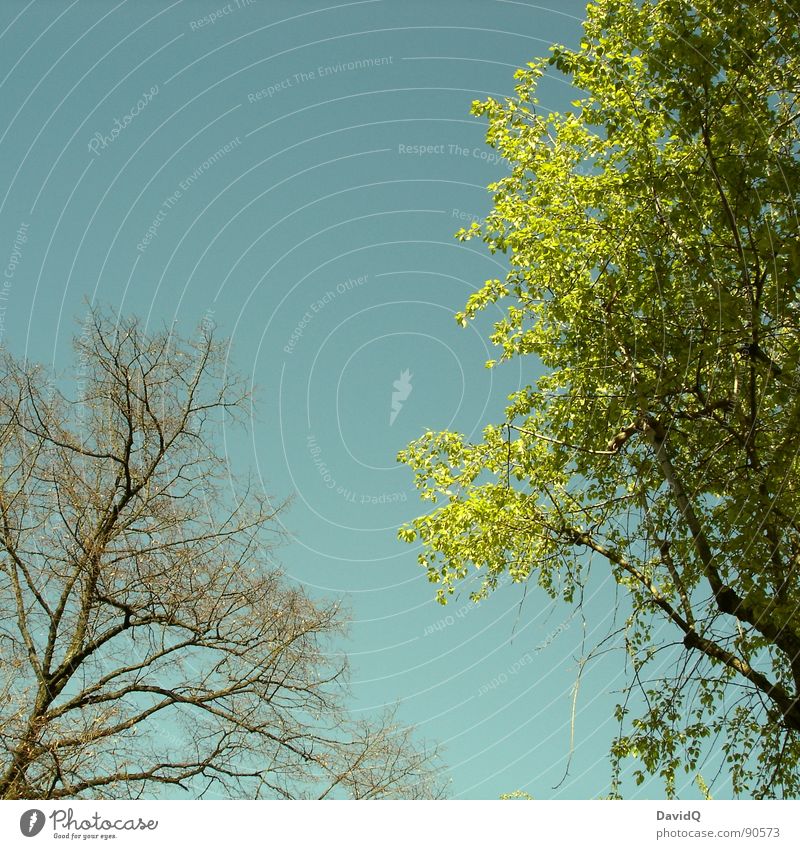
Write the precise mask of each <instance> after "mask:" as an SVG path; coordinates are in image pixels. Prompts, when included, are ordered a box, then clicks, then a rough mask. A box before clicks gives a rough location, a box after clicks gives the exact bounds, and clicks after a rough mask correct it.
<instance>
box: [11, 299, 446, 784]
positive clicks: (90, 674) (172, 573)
mask: <svg viewBox="0 0 800 849" xmlns="http://www.w3.org/2000/svg"><path fill="white" fill-rule="evenodd" d="M75 347H76V353H77V355H78V358H79V365H78V369H77V375H76V377H77V381H76V385H77V392H76V393H73V397H72V398H71V399H70V398H69V397H67V395H66V394H65V393H64V392H63V391H61V390H60V389H59V388H57V386H56V384H55V383H54V382H52V381H50V380H49V379H47V378H46V375H45V372H44V370H43V369H41V368H33V367H30V366H28V365H24V364H20V363H18V362H16V361H15V360H14V359H13V358H12V357H10V356H9V355H7V354H4V355H3V360H2V365H1V366H0V369H1V370H2V374H0V377H2V379H3V383H2V389H1V390H0V523H1V525H0V569H1V571H0V658H2V671H0V719H1V720H2V722H1V723H0V798H6V799H13V798H50V799H60V798H75V797H93V798H97V797H105V798H132V797H139V796H153V795H158V794H159V793H161V792H164V787H163V786H162V785H177V786H179V787H181V788H182V789H183V790H184V791H185V792H186V793H187V794H190V795H191V796H194V797H202V796H204V795H210V794H213V795H216V796H227V797H240V798H241V797H246V798H257V797H281V798H297V797H304V798H308V797H311V798H314V797H327V798H330V797H333V796H337V795H339V796H341V795H347V796H352V797H356V798H378V797H419V796H437V795H440V794H441V792H442V790H441V782H440V781H439V780H438V778H437V776H436V772H435V771H434V770H433V767H432V764H433V762H434V759H435V752H430V751H427V750H426V749H425V748H424V747H423V746H419V745H417V744H416V743H415V742H414V740H413V738H412V734H411V732H410V731H409V729H407V728H403V727H399V726H397V725H396V724H395V722H394V719H393V715H392V713H391V712H390V713H387V714H385V715H384V716H382V717H381V718H379V720H378V721H377V722H376V723H369V722H363V721H362V722H355V721H353V720H351V719H350V718H349V717H348V715H347V712H346V709H345V704H346V694H347V690H346V662H345V661H343V660H342V659H341V658H342V655H341V654H340V653H339V652H337V651H335V644H334V642H333V641H335V640H336V639H338V638H340V637H341V635H342V633H343V625H344V619H343V616H342V612H341V610H340V605H339V604H338V603H328V604H323V603H320V602H319V601H317V600H312V599H311V598H309V597H308V595H307V594H305V593H304V592H303V591H302V590H301V589H298V588H296V587H294V586H293V585H290V584H289V582H288V581H287V580H286V579H285V578H284V577H283V576H282V575H281V573H280V571H279V570H277V569H276V568H275V567H274V565H273V564H272V561H271V551H272V550H273V549H274V547H275V545H276V544H277V542H278V541H279V536H280V535H279V530H278V529H279V525H278V523H277V522H276V520H275V516H276V512H277V510H278V509H280V508H276V507H274V506H273V505H272V504H271V503H270V502H269V500H268V499H267V498H265V497H264V496H263V495H262V494H260V493H257V492H254V491H252V490H251V489H250V488H249V486H247V485H243V486H240V487H239V490H238V494H237V486H235V485H233V480H232V478H231V477H230V475H231V473H230V470H229V468H228V463H227V462H226V460H225V458H224V457H223V456H221V454H220V453H219V449H218V448H217V447H216V445H217V444H218V441H219V439H218V435H219V429H220V426H221V425H222V424H223V422H224V423H227V422H229V421H230V422H233V421H236V419H237V417H239V418H241V416H242V414H243V413H244V412H245V411H246V410H247V409H248V404H249V394H248V392H247V391H245V388H244V386H243V384H242V381H241V380H240V379H239V378H236V377H231V376H230V375H229V374H228V373H227V371H226V369H225V360H224V350H223V348H222V346H221V345H220V344H218V343H217V342H215V341H214V340H213V338H212V333H211V331H210V330H209V329H208V328H201V329H200V331H199V334H198V336H197V338H195V339H191V340H188V341H186V340H184V341H178V340H176V339H175V338H174V337H173V336H172V335H171V334H170V333H168V332H158V333H154V334H148V333H146V332H145V331H144V330H143V328H142V327H141V325H140V323H139V321H137V320H136V319H127V320H121V321H117V320H116V319H115V318H114V316H113V315H112V316H109V315H106V314H103V313H102V312H100V311H98V310H91V311H90V313H89V316H88V320H87V326H86V329H85V331H84V333H83V335H82V336H81V337H80V338H79V339H77V340H76V343H75ZM226 505H227V507H226Z"/></svg>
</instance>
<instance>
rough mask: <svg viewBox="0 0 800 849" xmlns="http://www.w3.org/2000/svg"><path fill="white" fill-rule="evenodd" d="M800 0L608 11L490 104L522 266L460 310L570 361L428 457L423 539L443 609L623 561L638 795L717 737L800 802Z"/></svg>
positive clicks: (624, 710)
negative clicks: (566, 94) (556, 98)
mask: <svg viewBox="0 0 800 849" xmlns="http://www.w3.org/2000/svg"><path fill="white" fill-rule="evenodd" d="M795 9H796V7H794V6H793V4H790V3H783V2H779V0H758V1H757V2H749V3H742V2H734V0H714V2H711V1H710V0H697V2H693V3H689V2H685V1H684V0H659V2H653V0H646V1H645V2H631V0H598V2H596V3H593V4H591V5H590V6H589V8H588V12H587V20H586V23H585V35H584V38H583V40H582V41H581V44H580V47H579V49H577V50H570V49H566V48H564V47H559V46H556V47H553V48H551V55H550V57H549V58H547V59H540V60H538V61H535V62H532V63H530V64H529V65H528V66H527V67H526V68H524V69H522V70H519V71H517V74H516V78H517V81H518V84H517V85H516V89H515V91H516V96H515V97H511V98H508V99H506V100H505V101H504V102H502V103H501V102H498V101H497V100H494V99H491V98H490V99H488V100H486V101H485V102H482V103H475V104H474V105H473V111H474V113H475V114H476V115H482V116H485V117H486V118H487V119H488V123H489V126H488V132H487V140H488V142H489V144H490V145H491V146H492V147H494V148H495V149H496V150H497V151H499V152H500V153H501V154H502V155H503V156H504V157H505V158H506V159H507V160H508V162H509V163H510V164H511V166H512V170H511V172H510V173H509V175H508V176H506V177H504V178H503V179H501V180H499V181H498V182H497V183H494V184H493V185H491V186H490V189H491V190H492V191H493V193H494V207H493V209H492V211H491V212H490V214H489V215H488V216H487V218H486V220H485V221H484V222H482V223H480V224H478V223H476V224H474V225H473V226H472V227H471V228H469V229H468V230H466V231H462V232H461V233H459V234H458V235H459V237H460V238H461V239H462V240H466V239H470V238H473V237H480V238H482V239H483V241H484V242H485V243H486V244H487V245H488V247H489V250H490V251H491V252H496V251H502V252H503V253H505V254H507V256H508V261H509V272H508V275H507V277H506V279H505V280H489V281H487V282H486V283H485V285H484V286H483V287H482V288H481V289H480V290H479V291H476V292H475V293H474V294H473V295H472V296H471V297H470V299H469V301H468V303H467V304H466V308H465V309H464V311H463V312H461V313H459V314H458V316H457V320H458V321H459V322H460V323H461V324H466V323H468V322H469V321H470V320H471V319H473V318H474V317H475V316H476V315H477V314H478V313H479V312H480V311H481V310H482V309H484V308H485V307H486V306H487V305H489V304H493V303H498V304H500V305H501V306H503V307H505V310H504V317H503V318H502V320H500V321H499V322H497V323H496V324H495V326H494V332H493V334H492V337H491V338H492V341H493V343H494V344H495V345H496V346H498V348H499V352H500V353H499V356H498V360H497V362H498V363H501V362H503V361H505V360H509V359H511V358H513V357H517V356H532V357H533V358H534V360H535V359H538V360H539V361H540V363H541V366H542V367H543V370H544V374H543V376H542V377H540V378H539V379H538V380H537V381H536V382H535V384H533V385H530V386H526V387H524V388H523V389H521V390H520V391H518V392H516V393H515V394H514V395H512V396H511V397H510V404H509V406H508V408H507V410H506V411H505V418H503V419H502V420H500V421H499V422H498V423H496V424H492V425H489V426H487V427H486V429H485V430H484V432H483V435H482V440H481V441H480V442H477V443H473V442H470V441H468V440H467V439H466V437H464V436H463V435H461V434H458V433H452V432H447V431H444V432H439V433H434V432H428V433H425V434H424V435H423V436H422V437H421V438H420V439H418V440H417V441H415V442H414V443H412V444H411V445H410V446H409V447H408V448H407V450H405V451H403V452H401V454H400V457H399V459H400V460H401V461H403V462H405V463H407V464H409V465H410V466H411V467H412V468H413V469H414V470H415V473H416V483H417V486H418V487H419V489H420V490H421V494H422V497H423V498H425V499H429V500H430V501H433V502H435V507H434V509H433V511H432V512H431V513H430V514H428V515H424V516H421V517H420V518H418V519H416V520H415V521H414V522H413V523H411V524H410V525H408V526H406V527H404V528H403V529H401V531H400V536H401V538H403V539H405V540H407V541H409V542H412V541H415V540H419V541H421V543H422V552H423V553H422V554H421V555H420V560H421V563H422V565H423V566H424V567H425V568H426V569H427V572H428V576H429V578H430V580H431V581H433V582H434V583H436V584H438V586H439V590H438V597H439V600H440V601H442V602H445V601H446V599H447V597H448V595H449V594H451V593H452V592H453V591H454V586H455V585H456V584H457V583H458V582H459V581H461V580H462V579H464V578H465V577H466V576H467V575H468V573H469V572H470V571H471V568H472V567H477V568H478V569H480V570H481V571H482V574H483V584H482V589H481V590H480V591H479V592H478V593H477V595H478V596H480V595H482V594H485V593H487V592H489V591H491V590H492V589H493V588H494V587H495V586H496V583H497V581H498V579H499V578H500V576H501V575H503V574H504V573H506V572H508V573H510V575H511V577H512V578H513V579H514V580H515V581H517V582H520V583H523V582H527V581H536V582H538V584H539V585H540V586H541V587H542V588H544V590H546V591H547V592H548V593H549V594H550V595H551V596H553V597H557V596H561V597H562V598H563V599H565V600H566V601H567V602H574V600H575V599H576V597H577V590H578V589H579V588H580V586H581V585H582V583H583V582H584V581H585V578H586V570H587V562H588V561H589V559H593V560H594V561H595V562H597V561H598V560H600V561H602V562H604V563H605V564H606V565H607V568H608V571H609V574H610V575H613V578H614V580H615V581H616V582H617V584H618V585H619V587H621V588H622V589H623V590H625V592H626V594H627V597H628V599H629V602H630V611H631V612H630V615H629V617H628V618H627V620H626V622H625V627H624V645H625V647H626V650H627V652H628V654H629V656H630V658H631V660H632V669H633V671H634V675H633V680H635V681H637V682H639V683H638V684H637V687H639V688H640V697H641V698H640V699H639V700H631V701H629V700H628V699H629V697H630V695H631V692H632V690H633V685H631V688H630V689H629V690H628V694H627V696H628V698H626V699H625V700H623V703H622V704H620V705H619V706H618V708H617V716H618V718H619V721H620V734H619V737H618V739H617V740H616V741H615V742H614V743H613V745H612V764H613V769H612V795H613V794H614V793H618V792H619V790H620V788H619V784H618V778H619V775H620V771H619V770H620V763H621V761H622V759H624V758H628V757H637V758H638V761H637V763H636V773H637V779H638V780H639V781H643V780H644V779H645V777H646V775H647V774H651V775H657V776H658V775H660V776H661V777H662V779H663V780H664V782H665V786H666V790H667V793H668V794H674V793H675V792H676V781H677V778H678V776H679V775H680V773H681V772H682V771H683V770H685V771H686V772H688V773H694V772H696V771H697V769H698V768H699V767H700V766H701V765H702V758H703V756H704V754H705V753H707V749H708V745H709V741H710V740H711V739H714V740H719V741H720V742H719V743H717V744H716V745H717V746H721V747H722V748H721V751H722V753H723V754H724V760H725V764H726V766H727V771H728V772H729V778H730V781H731V789H732V792H733V793H734V794H736V795H753V796H756V797H775V796H778V797H780V796H796V795H797V794H798V791H799V790H800V767H798V764H800V702H798V698H799V697H800V617H798V603H800V576H799V574H798V561H799V560H800V524H798V508H799V507H800V488H799V487H800V483H799V482H800V474H799V473H800V462H798V447H799V446H800V395H798V391H797V390H798V384H799V382H800V376H799V375H798V357H800V344H798V328H800V296H799V295H798V292H799V290H800V241H799V240H798V235H800V234H799V233H798V218H797V209H798V207H797V200H798V189H800V165H799V164H798V142H800V132H799V127H798V106H799V104H798V93H800V35H798V26H797V23H798V18H797V12H796V11H795ZM551 71H557V72H560V73H562V74H564V75H566V77H568V78H569V80H570V81H571V82H572V84H573V85H574V86H575V88H576V90H578V92H579V96H578V98H577V99H576V100H574V101H573V103H572V107H573V108H572V109H571V110H570V111H569V112H565V113H548V112H547V111H545V110H543V109H542V108H541V107H540V105H539V104H538V101H537V99H536V91H537V86H538V84H539V81H540V79H541V77H542V75H543V74H545V73H549V72H551ZM487 365H488V366H489V367H493V366H494V365H496V363H495V362H494V361H492V362H489V363H488V364H487ZM665 622H666V623H667V624H668V626H669V628H671V630H672V636H674V638H675V642H674V644H673V645H675V646H676V647H677V648H676V650H674V652H673V656H674V658H675V665H674V668H672V670H671V671H669V672H667V673H665V672H664V666H663V664H661V665H660V666H659V668H658V670H656V668H655V666H656V664H655V662H654V661H653V658H654V656H655V654H656V651H657V650H658V649H659V648H660V647H661V646H663V645H664V638H663V634H664V633H667V631H664V630H663V626H664V624H665ZM656 629H659V630H658V631H656ZM681 643H682V645H681ZM651 669H652V671H651ZM634 701H636V703H637V704H638V703H639V702H641V704H642V705H643V707H642V709H641V710H638V708H637V709H636V710H635V711H634V710H632V709H631V708H632V705H633V703H634Z"/></svg>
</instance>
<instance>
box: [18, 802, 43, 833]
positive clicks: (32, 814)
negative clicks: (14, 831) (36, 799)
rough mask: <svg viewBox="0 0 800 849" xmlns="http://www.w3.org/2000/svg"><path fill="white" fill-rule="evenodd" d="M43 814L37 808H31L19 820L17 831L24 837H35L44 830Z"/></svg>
mask: <svg viewBox="0 0 800 849" xmlns="http://www.w3.org/2000/svg"><path fill="white" fill-rule="evenodd" d="M44 819H45V817H44V813H43V812H42V811H40V810H39V809H38V808H31V809H30V810H29V811H25V813H24V814H23V815H22V816H21V817H20V818H19V830H20V831H21V832H22V833H23V834H24V835H25V837H36V835H37V834H38V833H39V832H40V831H41V830H42V829H43V828H44Z"/></svg>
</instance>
